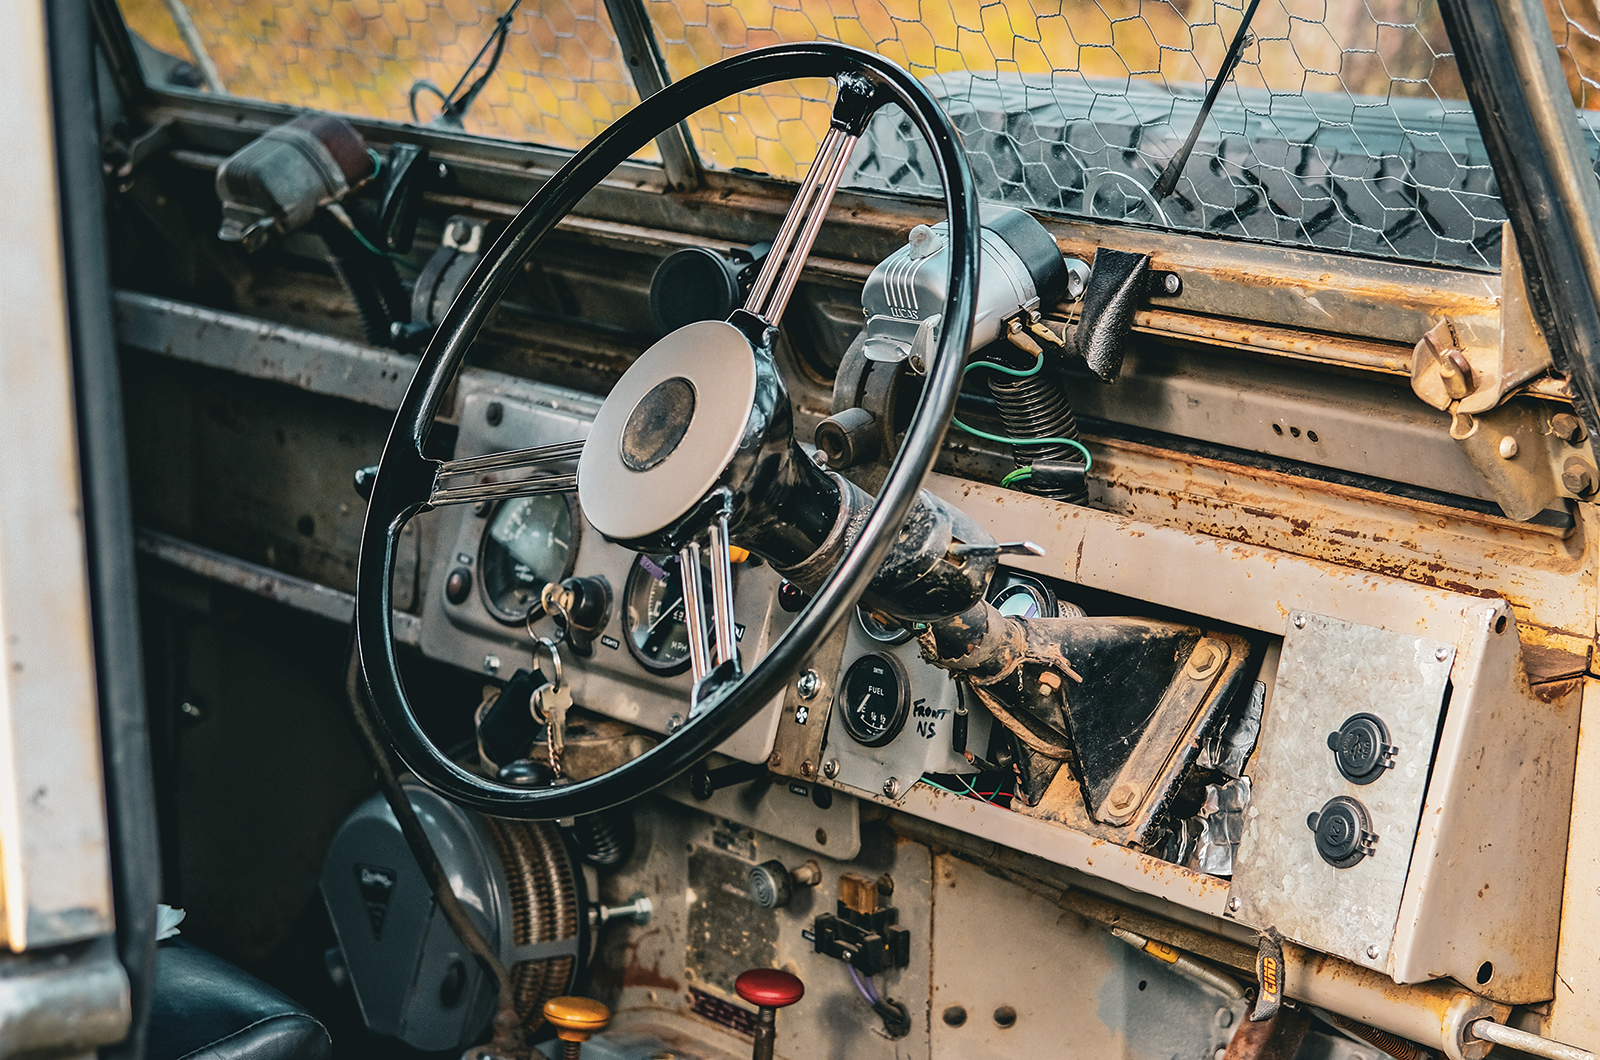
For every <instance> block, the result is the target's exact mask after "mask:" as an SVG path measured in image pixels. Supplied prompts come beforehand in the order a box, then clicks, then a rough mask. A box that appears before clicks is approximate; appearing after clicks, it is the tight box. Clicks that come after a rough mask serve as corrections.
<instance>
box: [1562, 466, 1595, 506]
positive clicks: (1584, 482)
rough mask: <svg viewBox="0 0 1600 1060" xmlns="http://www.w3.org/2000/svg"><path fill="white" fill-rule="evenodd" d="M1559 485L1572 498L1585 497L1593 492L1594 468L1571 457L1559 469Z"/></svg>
mask: <svg viewBox="0 0 1600 1060" xmlns="http://www.w3.org/2000/svg"><path fill="white" fill-rule="evenodd" d="M1561 484H1562V485H1563V486H1565V487H1566V489H1567V492H1568V493H1570V494H1572V495H1573V496H1574V497H1587V496H1589V495H1590V494H1591V493H1593V492H1594V468H1592V467H1590V466H1589V465H1588V464H1586V463H1585V462H1583V461H1582V460H1579V459H1578V458H1577V457H1572V458H1570V459H1569V460H1568V461H1567V462H1566V465H1565V466H1564V467H1562V469H1561Z"/></svg>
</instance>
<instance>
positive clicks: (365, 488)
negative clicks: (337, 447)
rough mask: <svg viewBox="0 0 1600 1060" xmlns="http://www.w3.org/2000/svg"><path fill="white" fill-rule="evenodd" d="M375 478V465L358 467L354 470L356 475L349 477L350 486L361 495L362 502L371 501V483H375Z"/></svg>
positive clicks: (376, 475)
mask: <svg viewBox="0 0 1600 1060" xmlns="http://www.w3.org/2000/svg"><path fill="white" fill-rule="evenodd" d="M377 477H378V465H377V464H372V465H370V466H368V467H358V468H356V473H355V474H354V475H352V476H351V481H350V484H351V485H352V486H354V487H355V488H356V492H357V493H359V494H360V495H361V499H362V500H364V501H370V500H371V499H372V483H373V482H374V481H376V479H377Z"/></svg>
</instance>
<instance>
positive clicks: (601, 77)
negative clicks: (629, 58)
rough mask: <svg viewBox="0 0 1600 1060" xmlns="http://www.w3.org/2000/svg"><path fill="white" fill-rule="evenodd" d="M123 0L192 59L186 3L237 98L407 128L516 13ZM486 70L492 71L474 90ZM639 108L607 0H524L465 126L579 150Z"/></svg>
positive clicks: (472, 5) (418, 2)
mask: <svg viewBox="0 0 1600 1060" xmlns="http://www.w3.org/2000/svg"><path fill="white" fill-rule="evenodd" d="M121 2H122V8H123V13H124V16H125V17H126V18H127V21H128V25H129V28H130V29H131V30H132V31H133V32H134V33H135V34H136V35H137V36H138V37H139V38H140V39H141V40H142V41H143V42H144V43H145V44H147V45H149V46H151V47H153V48H154V49H156V50H158V51H160V52H164V53H166V54H168V55H172V56H183V57H188V56H190V54H191V53H190V50H189V48H188V47H187V46H186V44H185V42H184V40H183V37H182V35H181V33H180V31H179V28H178V26H177V25H176V24H175V21H174V17H173V12H172V10H171V8H172V6H173V5H174V4H176V5H177V6H178V8H179V11H178V15H179V17H183V16H184V15H185V14H186V15H187V17H188V18H189V19H190V20H192V22H193V24H194V28H195V30H196V33H197V35H198V37H199V40H200V44H201V46H202V48H203V49H204V51H205V53H206V54H207V55H208V56H209V58H210V60H211V62H212V63H214V64H215V66H216V69H217V73H218V75H219V77H220V80H221V82H222V86H223V88H224V89H225V90H226V91H227V92H229V93H230V94H233V95H237V96H244V97H247V98H250V99H259V100H266V101H268V102H272V103H287V104H290V105H292V106H296V107H308V108H313V109H317V110H326V111H332V112H334V113H337V114H346V115H352V116H360V117H367V118H381V119H386V120H389V121H397V122H411V121H413V120H420V121H422V122H427V121H429V120H431V119H433V118H435V117H436V116H437V115H438V114H439V111H440V104H441V100H440V93H449V92H450V91H451V90H452V89H453V88H454V87H455V85H456V84H457V82H458V81H460V80H461V77H462V75H463V74H464V73H466V72H467V69H468V66H469V64H470V63H471V62H472V60H473V57H474V56H476V55H477V54H478V52H479V50H480V49H481V48H482V47H483V45H484V43H485V42H486V41H488V40H489V39H490V35H491V34H492V33H493V31H494V28H495V22H496V19H498V18H499V17H500V16H501V15H502V14H503V13H504V12H505V10H506V8H507V6H508V4H509V0H494V2H492V3H477V2H474V0H121ZM492 50H493V49H492V48H491V49H490V51H491V52H492ZM485 58H486V59H487V56H485ZM483 69H484V65H483V63H480V64H479V66H478V68H477V70H475V71H474V72H473V74H472V75H471V76H470V77H469V78H468V81H467V83H468V84H469V85H470V84H471V82H472V81H475V80H476V79H477V76H478V74H480V73H482V71H483ZM428 85H432V86H434V88H436V89H437V90H438V91H437V92H436V91H434V90H433V89H430V88H428V87H426V86H428ZM417 86H422V87H420V88H419V87H417ZM458 96H459V93H458ZM413 98H414V99H415V107H416V114H415V118H414V116H413V113H412V106H413ZM637 102H638V94H637V93H636V92H635V91H634V88H633V81H632V80H631V78H630V77H629V76H628V72H627V66H626V64H625V62H624V60H623V58H622V50H621V48H620V47H619V46H618V45H617V38H616V34H615V33H614V32H613V31H612V29H611V21H610V19H609V18H608V17H607V15H606V9H605V4H604V2H603V0H524V2H523V3H521V4H520V5H519V6H518V9H517V11H516V12H515V13H514V14H513V16H512V18H511V19H510V20H509V26H508V31H507V34H506V41H505V52H504V54H503V55H502V56H501V58H500V61H499V63H498V64H497V66H496V67H495V70H494V74H493V76H491V77H490V78H489V80H488V82H487V83H486V84H485V86H484V89H483V92H482V93H481V94H480V95H479V96H478V97H477V99H476V100H475V101H474V102H473V104H472V106H471V107H470V109H469V110H468V111H467V114H466V117H465V120H464V122H463V126H464V128H465V129H466V131H467V132H470V133H475V134H478V135H482V136H494V137H499V138H502V139H508V140H522V141H528V142H532V143H537V144H541V145H545V146H550V147H566V148H577V147H581V146H583V145H584V144H586V143H588V142H589V141H590V140H591V139H593V138H594V137H595V135H596V134H598V133H599V132H600V131H601V130H602V129H604V128H605V127H606V126H608V125H610V124H611V123H612V122H613V121H615V120H616V119H617V118H620V117H621V116H622V115H623V114H625V113H626V112H627V111H628V110H629V108H631V107H632V106H633V105H634V104H635V103H637Z"/></svg>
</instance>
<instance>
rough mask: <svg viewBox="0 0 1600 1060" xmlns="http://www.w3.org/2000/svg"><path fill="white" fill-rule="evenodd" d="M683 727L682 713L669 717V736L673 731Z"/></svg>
mask: <svg viewBox="0 0 1600 1060" xmlns="http://www.w3.org/2000/svg"><path fill="white" fill-rule="evenodd" d="M681 728H683V715H682V714H674V715H673V716H672V717H670V718H668V719H667V735H668V736H671V735H672V734H673V733H675V732H677V731H678V730H679V729H681Z"/></svg>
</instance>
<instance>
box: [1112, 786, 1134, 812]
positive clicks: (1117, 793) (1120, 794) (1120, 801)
mask: <svg viewBox="0 0 1600 1060" xmlns="http://www.w3.org/2000/svg"><path fill="white" fill-rule="evenodd" d="M1138 797H1139V793H1138V792H1137V791H1135V790H1134V788H1133V785H1132V784H1118V785H1117V786H1116V787H1114V788H1112V789H1111V795H1110V796H1109V797H1108V798H1107V799H1106V805H1108V806H1110V807H1111V810H1112V812H1114V813H1122V812H1124V811H1126V810H1128V809H1131V808H1132V807H1133V803H1134V800H1135V799H1137V798H1138Z"/></svg>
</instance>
